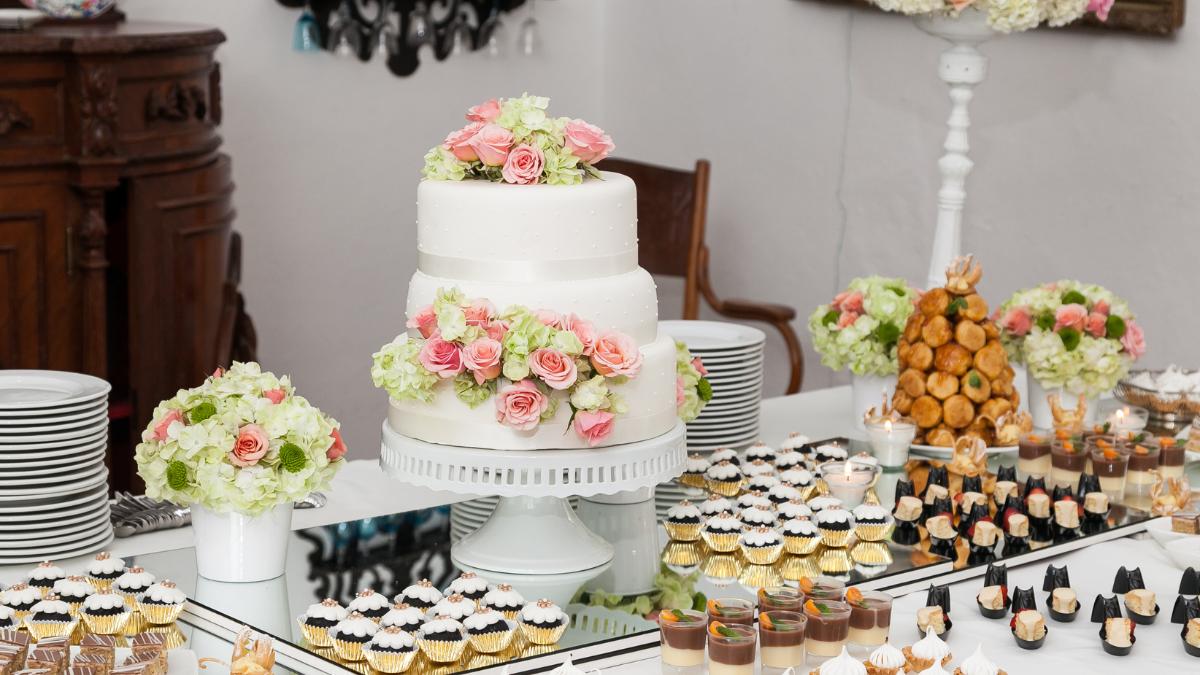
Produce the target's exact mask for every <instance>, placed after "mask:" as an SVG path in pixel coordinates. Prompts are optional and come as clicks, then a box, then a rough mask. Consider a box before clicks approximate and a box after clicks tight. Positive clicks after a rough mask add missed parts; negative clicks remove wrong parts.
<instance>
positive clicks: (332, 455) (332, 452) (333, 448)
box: [325, 428, 346, 462]
mask: <svg viewBox="0 0 1200 675" xmlns="http://www.w3.org/2000/svg"><path fill="white" fill-rule="evenodd" d="M329 436H330V437H331V438H332V439H333V443H330V444H329V449H327V450H326V451H325V458H326V459H328V460H329V461H331V462H332V461H334V460H336V459H339V458H341V456H342V455H344V454H346V442H345V441H343V440H342V432H341V431H338V430H337V429H336V428H335V429H334V430H333V431H331V432H329Z"/></svg>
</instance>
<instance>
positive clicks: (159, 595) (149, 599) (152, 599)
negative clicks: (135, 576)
mask: <svg viewBox="0 0 1200 675" xmlns="http://www.w3.org/2000/svg"><path fill="white" fill-rule="evenodd" d="M186 603H187V596H186V595H184V593H183V591H182V590H180V589H179V587H178V586H176V585H175V582H173V581H168V580H163V581H160V582H158V583H156V584H152V585H151V586H150V588H147V589H146V592H145V593H142V597H141V598H140V599H139V600H138V611H139V612H141V613H142V616H143V617H145V618H146V621H148V622H149V623H152V624H154V625H156V626H164V625H167V624H171V623H175V619H177V618H178V617H179V613H180V612H182V611H183V606H184V605H185V604H186Z"/></svg>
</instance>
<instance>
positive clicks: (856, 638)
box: [846, 588, 892, 647]
mask: <svg viewBox="0 0 1200 675" xmlns="http://www.w3.org/2000/svg"><path fill="white" fill-rule="evenodd" d="M846 604H847V605H849V606H850V633H849V636H848V638H847V639H848V640H849V641H850V643H851V644H856V645H862V646H864V647H878V646H879V645H881V644H883V643H885V642H887V639H888V631H889V630H890V629H891V627H892V596H890V595H888V594H887V593H877V592H875V591H860V590H858V589H857V588H850V589H847V590H846Z"/></svg>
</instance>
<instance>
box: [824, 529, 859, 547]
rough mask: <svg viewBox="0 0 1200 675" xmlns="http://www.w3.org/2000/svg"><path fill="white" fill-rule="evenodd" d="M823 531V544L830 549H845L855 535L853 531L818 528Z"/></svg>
mask: <svg viewBox="0 0 1200 675" xmlns="http://www.w3.org/2000/svg"><path fill="white" fill-rule="evenodd" d="M818 529H819V530H820V531H821V543H822V544H825V546H827V547H829V548H845V547H846V544H848V543H849V542H850V535H852V534H854V530H853V529H849V528H847V529H845V530H831V529H828V528H825V527H821V528H818Z"/></svg>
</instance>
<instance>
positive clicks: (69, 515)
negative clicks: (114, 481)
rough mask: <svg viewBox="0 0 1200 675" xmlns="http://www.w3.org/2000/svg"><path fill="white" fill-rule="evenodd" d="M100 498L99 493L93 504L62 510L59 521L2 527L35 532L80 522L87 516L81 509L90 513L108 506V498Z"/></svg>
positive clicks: (41, 520)
mask: <svg viewBox="0 0 1200 675" xmlns="http://www.w3.org/2000/svg"><path fill="white" fill-rule="evenodd" d="M100 497H101V495H100V493H96V500H95V501H94V502H85V503H83V504H79V505H76V506H73V507H71V508H70V509H64V510H63V512H62V513H63V514H64V516H63V518H60V519H59V520H53V519H49V520H47V519H45V518H42V519H37V518H30V519H27V520H26V521H25V522H23V523H20V524H12V523H6V524H5V526H4V527H5V528H6V529H9V530H37V529H40V528H45V527H56V526H58V525H59V524H60V523H62V522H66V523H68V524H70V523H77V522H79V521H80V520H82V518H81V516H86V515H89V514H88V513H86V512H84V511H81V509H86V510H87V511H88V512H90V511H93V510H96V509H97V508H103V506H108V497H107V496H105V497H104V499H103V500H101V499H100ZM20 515H29V514H20ZM36 515H41V514H36ZM6 517H8V518H13V517H15V516H14V514H6ZM109 518H110V519H111V518H112V513H111V512H109ZM33 523H38V525H36V526H34V527H30V525H31V524H33ZM47 523H48V524H47Z"/></svg>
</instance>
